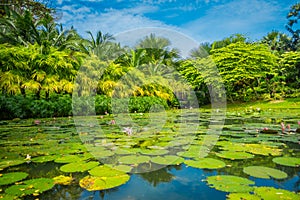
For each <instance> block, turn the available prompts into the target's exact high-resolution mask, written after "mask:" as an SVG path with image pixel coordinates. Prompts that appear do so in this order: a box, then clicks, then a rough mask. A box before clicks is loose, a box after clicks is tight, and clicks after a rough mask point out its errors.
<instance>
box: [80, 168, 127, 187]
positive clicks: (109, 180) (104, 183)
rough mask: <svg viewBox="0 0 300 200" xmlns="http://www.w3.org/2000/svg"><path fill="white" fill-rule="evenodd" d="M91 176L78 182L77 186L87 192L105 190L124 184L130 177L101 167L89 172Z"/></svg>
mask: <svg viewBox="0 0 300 200" xmlns="http://www.w3.org/2000/svg"><path fill="white" fill-rule="evenodd" d="M89 173H90V174H91V176H86V177H84V178H83V179H81V180H80V182H79V185H80V187H82V188H85V189H87V190H88V191H94V190H105V189H110V188H114V187H117V186H120V185H122V184H124V183H126V182H127V181H128V180H129V179H130V176H129V175H128V174H126V173H124V172H121V171H119V170H116V169H112V168H110V167H108V166H106V165H101V166H98V167H95V168H93V169H92V170H90V171H89Z"/></svg>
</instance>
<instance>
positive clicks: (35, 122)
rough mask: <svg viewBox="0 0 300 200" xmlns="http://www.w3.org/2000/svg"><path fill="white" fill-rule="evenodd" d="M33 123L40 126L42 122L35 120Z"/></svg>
mask: <svg viewBox="0 0 300 200" xmlns="http://www.w3.org/2000/svg"><path fill="white" fill-rule="evenodd" d="M33 123H34V124H35V125H39V124H40V123H41V120H38V119H37V120H34V121H33Z"/></svg>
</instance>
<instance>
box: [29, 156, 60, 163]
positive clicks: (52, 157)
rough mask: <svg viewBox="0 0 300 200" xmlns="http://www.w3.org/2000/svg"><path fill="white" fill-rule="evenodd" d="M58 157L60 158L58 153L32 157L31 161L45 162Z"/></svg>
mask: <svg viewBox="0 0 300 200" xmlns="http://www.w3.org/2000/svg"><path fill="white" fill-rule="evenodd" d="M57 158H58V155H50V156H39V157H35V158H32V159H31V161H32V162H36V163H44V162H50V161H53V160H55V159H57Z"/></svg>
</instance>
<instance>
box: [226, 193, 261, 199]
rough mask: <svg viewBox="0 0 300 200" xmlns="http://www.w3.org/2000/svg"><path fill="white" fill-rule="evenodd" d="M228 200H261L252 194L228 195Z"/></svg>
mask: <svg viewBox="0 0 300 200" xmlns="http://www.w3.org/2000/svg"><path fill="white" fill-rule="evenodd" d="M227 199H228V200H242V199H246V200H261V198H260V197H259V196H256V195H254V194H249V193H230V194H229V195H227Z"/></svg>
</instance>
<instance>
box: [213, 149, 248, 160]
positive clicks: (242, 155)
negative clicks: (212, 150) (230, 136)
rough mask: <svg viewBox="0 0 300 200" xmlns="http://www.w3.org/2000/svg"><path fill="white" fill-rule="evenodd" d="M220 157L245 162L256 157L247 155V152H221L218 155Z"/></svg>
mask: <svg viewBox="0 0 300 200" xmlns="http://www.w3.org/2000/svg"><path fill="white" fill-rule="evenodd" d="M216 155H217V156H218V157H221V158H226V159H231V160H243V159H249V158H253V157H254V155H252V154H249V153H246V152H239V151H221V152H219V153H216Z"/></svg>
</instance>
